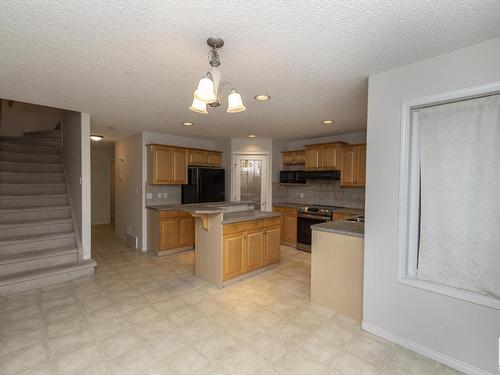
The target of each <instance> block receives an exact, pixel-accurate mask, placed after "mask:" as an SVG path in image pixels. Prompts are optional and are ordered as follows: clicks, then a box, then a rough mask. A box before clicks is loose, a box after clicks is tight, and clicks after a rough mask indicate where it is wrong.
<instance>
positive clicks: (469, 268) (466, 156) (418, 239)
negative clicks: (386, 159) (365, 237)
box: [398, 87, 500, 309]
mask: <svg viewBox="0 0 500 375" xmlns="http://www.w3.org/2000/svg"><path fill="white" fill-rule="evenodd" d="M490 89H491V87H490ZM460 94H462V96H461V97H460V96H459V95H460ZM463 94H464V93H463V92H462V93H454V94H450V95H449V98H448V100H447V102H446V103H443V101H444V100H446V98H441V100H439V98H427V99H425V98H424V99H421V100H417V101H413V102H409V103H405V104H404V106H403V111H404V112H403V115H404V124H403V125H404V126H403V138H402V140H403V153H402V177H403V178H402V185H401V205H400V214H401V215H400V218H401V220H400V226H401V227H400V242H399V252H400V253H399V255H400V265H399V273H398V280H399V281H400V282H402V283H405V284H409V285H412V286H416V287H421V288H424V289H427V290H431V291H434V292H438V293H443V294H447V295H450V296H453V297H457V298H461V299H465V300H468V301H472V302H475V303H480V304H484V305H488V306H491V307H495V308H499V309H500V94H495V93H494V92H491V91H490V92H486V93H484V92H483V93H482V94H479V93H476V94H475V95H474V96H473V97H470V96H469V97H464V96H467V95H463ZM436 99H438V100H436ZM436 102H438V103H436Z"/></svg>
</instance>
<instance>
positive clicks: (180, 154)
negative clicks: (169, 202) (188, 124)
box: [172, 148, 188, 185]
mask: <svg viewBox="0 0 500 375" xmlns="http://www.w3.org/2000/svg"><path fill="white" fill-rule="evenodd" d="M187 179H188V178H187V149H185V148H172V184H176V185H182V184H187V182H188V181H187Z"/></svg>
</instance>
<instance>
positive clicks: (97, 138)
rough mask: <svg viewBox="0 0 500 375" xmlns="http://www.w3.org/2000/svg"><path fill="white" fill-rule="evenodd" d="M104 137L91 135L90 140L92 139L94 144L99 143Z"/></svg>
mask: <svg viewBox="0 0 500 375" xmlns="http://www.w3.org/2000/svg"><path fill="white" fill-rule="evenodd" d="M103 138H104V137H103V136H102V135H97V134H92V135H91V136H90V139H92V140H93V141H95V142H99V141H100V140H102V139H103Z"/></svg>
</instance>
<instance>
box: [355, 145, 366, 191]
mask: <svg viewBox="0 0 500 375" xmlns="http://www.w3.org/2000/svg"><path fill="white" fill-rule="evenodd" d="M365 183H366V144H364V145H358V146H357V148H356V186H360V187H364V186H365Z"/></svg>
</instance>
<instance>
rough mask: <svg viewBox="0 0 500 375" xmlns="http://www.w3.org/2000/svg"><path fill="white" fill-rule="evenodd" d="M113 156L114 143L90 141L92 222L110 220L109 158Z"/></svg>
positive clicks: (103, 222)
mask: <svg viewBox="0 0 500 375" xmlns="http://www.w3.org/2000/svg"><path fill="white" fill-rule="evenodd" d="M114 158H115V146H114V144H99V143H92V145H91V150H90V160H91V165H92V170H91V181H92V184H91V191H92V195H91V198H92V205H91V207H92V224H108V223H109V222H110V220H111V218H110V216H111V215H110V204H111V199H110V198H111V196H110V160H113V159H114Z"/></svg>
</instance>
